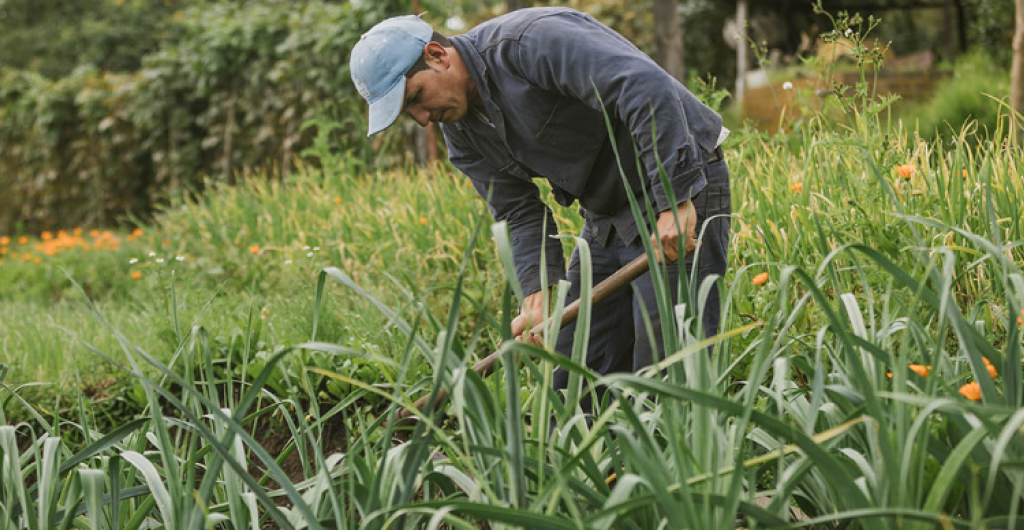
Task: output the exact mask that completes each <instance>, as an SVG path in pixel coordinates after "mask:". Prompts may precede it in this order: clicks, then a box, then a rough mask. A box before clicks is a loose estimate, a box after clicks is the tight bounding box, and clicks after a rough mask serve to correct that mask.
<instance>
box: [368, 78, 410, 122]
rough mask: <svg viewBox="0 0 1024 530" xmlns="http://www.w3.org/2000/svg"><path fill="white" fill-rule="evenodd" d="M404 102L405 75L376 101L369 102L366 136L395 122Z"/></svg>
mask: <svg viewBox="0 0 1024 530" xmlns="http://www.w3.org/2000/svg"><path fill="white" fill-rule="evenodd" d="M404 102H405V76H402V77H401V78H399V80H398V84H397V85H395V86H394V88H392V89H391V90H389V91H388V92H387V93H386V94H384V95H383V96H381V97H380V99H378V100H377V101H374V102H373V103H370V132H369V133H367V135H366V136H373V135H375V134H377V133H379V132H381V131H383V130H384V129H387V128H388V127H391V124H393V123H395V120H396V119H398V115H399V114H401V112H402V104H403V103H404Z"/></svg>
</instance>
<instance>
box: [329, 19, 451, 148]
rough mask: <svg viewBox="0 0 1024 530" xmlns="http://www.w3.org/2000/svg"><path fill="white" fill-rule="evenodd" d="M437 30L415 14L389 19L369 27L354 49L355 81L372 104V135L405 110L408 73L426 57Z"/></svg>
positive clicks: (352, 60)
mask: <svg viewBox="0 0 1024 530" xmlns="http://www.w3.org/2000/svg"><path fill="white" fill-rule="evenodd" d="M433 34H434V30H433V28H431V27H430V24H427V23H426V22H424V21H423V20H422V19H420V17H418V16H416V15H405V16H401V17H393V18H389V19H387V20H385V21H383V22H380V23H378V24H377V25H376V26H374V27H372V28H370V31H367V32H366V33H364V34H363V36H362V37H361V38H360V39H359V42H357V43H356V45H355V46H354V47H353V48H352V57H351V58H350V59H349V70H350V71H351V72H352V82H353V83H354V84H355V85H356V90H358V91H359V95H360V96H363V99H365V100H366V102H367V103H369V104H370V130H369V132H368V134H367V136H373V135H375V134H377V133H379V132H381V131H383V130H384V129H387V128H388V127H390V126H391V124H392V123H394V122H395V119H397V118H398V115H399V114H400V113H401V112H402V105H403V103H404V102H405V74H406V72H408V71H409V69H410V68H412V65H414V64H416V61H418V60H419V58H420V57H422V56H423V47H424V46H426V45H427V43H428V42H430V38H431V37H432V36H433Z"/></svg>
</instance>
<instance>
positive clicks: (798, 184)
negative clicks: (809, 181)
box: [789, 182, 804, 193]
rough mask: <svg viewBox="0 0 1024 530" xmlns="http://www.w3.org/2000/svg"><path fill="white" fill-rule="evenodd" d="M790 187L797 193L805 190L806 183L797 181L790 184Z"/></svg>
mask: <svg viewBox="0 0 1024 530" xmlns="http://www.w3.org/2000/svg"><path fill="white" fill-rule="evenodd" d="M789 189H790V190H792V191H795V192H796V193H800V192H801V191H804V183H803V182H795V183H793V184H791V185H790V186H789Z"/></svg>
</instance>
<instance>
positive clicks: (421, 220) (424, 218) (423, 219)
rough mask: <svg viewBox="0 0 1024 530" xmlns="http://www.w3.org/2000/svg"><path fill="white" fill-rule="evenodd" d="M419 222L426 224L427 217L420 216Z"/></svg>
mask: <svg viewBox="0 0 1024 530" xmlns="http://www.w3.org/2000/svg"><path fill="white" fill-rule="evenodd" d="M420 224H421V225H425V224H427V218H426V217H420Z"/></svg>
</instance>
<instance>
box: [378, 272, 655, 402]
mask: <svg viewBox="0 0 1024 530" xmlns="http://www.w3.org/2000/svg"><path fill="white" fill-rule="evenodd" d="M647 268H648V264H647V254H641V255H640V256H638V257H637V258H636V259H634V260H633V261H631V262H629V263H627V264H626V265H625V266H624V267H622V268H621V269H619V270H617V271H615V273H614V274H612V275H611V276H609V277H607V278H605V279H604V281H602V282H601V283H599V284H597V285H596V286H594V290H593V291H592V294H591V297H590V300H591V303H592V304H598V303H600V302H601V301H602V300H604V299H605V298H608V296H609V295H611V294H612V293H614V292H616V291H618V290H619V289H621V288H622V287H624V286H626V285H629V284H630V283H631V282H632V281H633V280H635V279H637V278H638V277H639V276H640V275H641V274H643V273H645V272H647ZM579 310H580V301H579V300H578V299H577V300H575V301H573V302H572V303H571V304H569V305H568V306H566V307H565V310H564V311H563V312H562V323H561V325H560V326H559V329H561V328H563V327H565V326H567V325H568V324H569V323H570V322H573V321H575V320H576V315H578V314H579ZM554 318H555V317H554V316H552V317H550V318H549V319H548V320H546V321H544V322H541V323H540V324H537V325H536V326H534V327H533V328H532V329H531V330H530V333H532V334H533V335H541V334H543V332H544V329H545V328H546V327H547V326H548V324H549V323H550V321H551V320H552V319H554ZM498 353H499V352H497V351H496V352H494V353H492V354H490V355H488V356H487V357H485V358H484V359H482V360H480V361H479V362H477V363H476V364H474V365H473V371H474V372H476V373H478V374H480V376H481V377H487V376H488V375H490V374H491V372H492V371H493V370H494V363H496V362H497V360H498ZM447 397H448V393H447V392H445V390H444V389H443V388H440V389H438V391H437V395H436V398H435V400H434V407H439V406H441V404H442V403H444V400H445V399H447ZM429 398H430V396H424V397H422V398H420V399H419V400H418V401H416V403H415V405H414V407H415V409H416V410H423V409H424V407H426V405H427V400H428V399H429ZM411 415H412V410H410V409H407V408H404V409H402V410H401V411H399V413H398V420H399V421H400V422H401V421H405V420H408V419H409V417H410V416H411Z"/></svg>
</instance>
